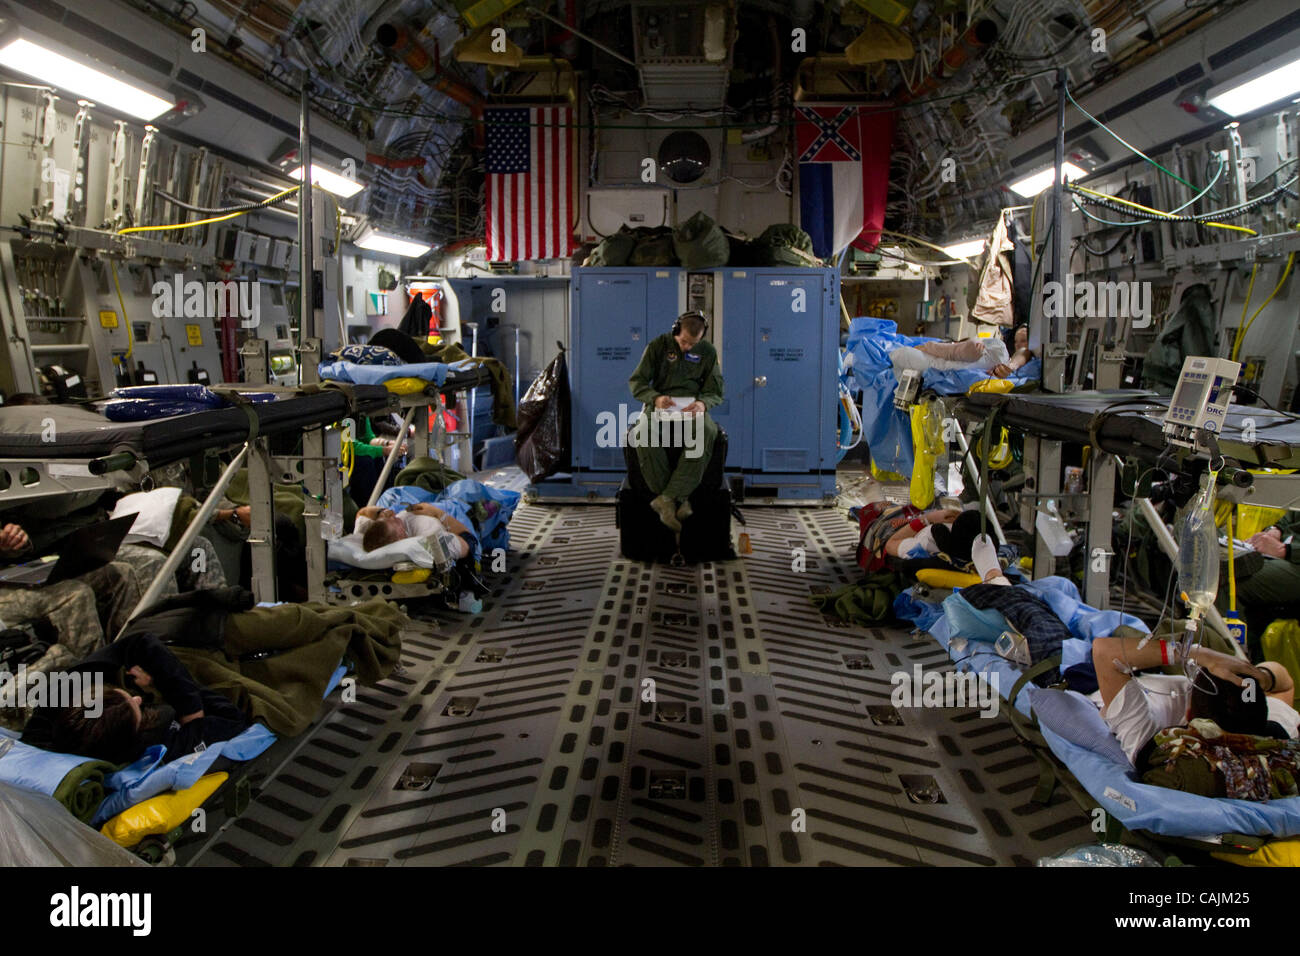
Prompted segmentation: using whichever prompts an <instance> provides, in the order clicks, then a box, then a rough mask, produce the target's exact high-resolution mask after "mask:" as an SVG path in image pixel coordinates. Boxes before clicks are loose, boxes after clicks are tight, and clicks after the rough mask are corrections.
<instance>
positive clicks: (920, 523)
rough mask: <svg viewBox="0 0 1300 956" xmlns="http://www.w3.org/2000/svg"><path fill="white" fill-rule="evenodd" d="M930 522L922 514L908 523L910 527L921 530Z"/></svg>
mask: <svg viewBox="0 0 1300 956" xmlns="http://www.w3.org/2000/svg"><path fill="white" fill-rule="evenodd" d="M928 523H929V522H927V521H926V520H925V518H924V517H923V516H922V517H916V518H913V519H912V520H911V521H909V522H908V523H907V525H908V527H909V528H911V529H912V530H913V531H920V530H921V529H922V528H924V527H925V526H926V525H927V524H928Z"/></svg>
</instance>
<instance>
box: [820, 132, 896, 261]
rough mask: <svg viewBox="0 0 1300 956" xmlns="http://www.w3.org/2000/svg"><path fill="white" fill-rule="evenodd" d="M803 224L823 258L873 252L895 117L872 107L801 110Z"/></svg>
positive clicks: (882, 218) (882, 208) (886, 185)
mask: <svg viewBox="0 0 1300 956" xmlns="http://www.w3.org/2000/svg"><path fill="white" fill-rule="evenodd" d="M795 118H796V121H797V122H796V125H795V144H796V148H797V149H798V153H799V224H800V225H801V226H802V227H803V229H804V231H805V232H807V233H808V235H810V236H811V237H812V241H813V252H815V253H816V254H817V255H818V257H820V258H822V259H827V258H830V257H831V256H837V255H839V253H840V251H841V250H843V249H844V247H845V246H848V245H849V244H850V243H851V244H853V245H855V246H857V247H858V248H859V249H862V250H863V251H865V252H870V251H871V250H872V249H874V248H875V247H876V243H878V242H879V241H880V230H881V228H882V227H883V226H884V224H885V195H886V193H887V191H888V189H889V153H890V148H891V146H892V145H893V141H894V114H893V113H892V112H882V111H880V110H879V108H876V109H875V111H874V112H873V108H872V107H868V106H800V107H797V115H796V117H795Z"/></svg>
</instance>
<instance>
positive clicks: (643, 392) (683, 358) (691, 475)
mask: <svg viewBox="0 0 1300 956" xmlns="http://www.w3.org/2000/svg"><path fill="white" fill-rule="evenodd" d="M628 387H629V388H630V389H631V390H632V397H633V398H635V399H636V400H637V401H639V402H641V403H643V404H644V406H645V407H644V408H643V409H642V411H641V416H640V418H641V419H643V420H644V421H638V422H637V423H636V426H635V429H634V431H641V432H642V434H645V435H648V434H650V429H651V428H654V427H657V426H655V425H652V424H651V417H650V413H651V412H652V411H653V409H654V401H655V399H656V398H658V397H659V396H660V395H667V396H669V397H670V398H682V397H686V396H691V395H693V396H695V398H696V400H697V401H699V402H700V403H702V404H703V405H704V407H705V409H710V408H713V407H714V406H716V405H718V404H720V403H721V402H722V373H721V372H719V371H718V353H717V350H716V349H714V347H713V345H712V343H709V342H704V341H701V342H699V343H697V344H696V345H695V347H694V348H692V349H691V350H690V352H688V353H686V354H685V355H683V354H682V350H681V347H680V346H678V344H677V340H676V339H674V338H673V337H672V335H671V334H669V333H664V334H663V335H661V336H659V337H658V338H655V339H652V340H651V342H650V344H649V345H647V346H646V349H645V353H644V354H643V355H642V356H641V361H640V363H638V365H637V367H636V371H634V372H633V373H632V377H631V378H630V379H628ZM701 417H702V418H703V419H704V423H703V425H704V451H703V453H702V454H701V455H699V456H698V457H695V458H692V457H690V456H689V455H688V454H686V452H685V451H683V452H682V454H681V456H680V457H679V458H678V459H677V466H676V467H675V468H673V467H670V465H669V461H668V452H667V449H666V448H664V447H662V446H661V447H657V448H656V447H651V446H649V445H647V444H642V445H640V446H638V447H637V449H636V457H637V462H638V463H639V464H640V466H641V474H642V476H643V477H644V478H645V482H646V484H647V485H648V486H649V488H650V490H651V491H653V492H654V493H655V494H657V495H663V496H664V497H665V498H671V499H673V500H674V501H684V500H685V499H687V498H689V497H690V495H691V492H693V491H694V490H695V489H696V488H697V487H698V486H699V484H700V479H701V478H703V477H704V469H705V467H706V466H707V465H708V463H709V459H710V457H712V455H713V443H714V441H715V440H716V439H717V437H718V426H717V424H716V423H715V422H714V421H713V419H712V418H710V417H709V414H708V412H707V411H705V413H704V414H703V415H702V416H701ZM666 430H667V426H665V431H666Z"/></svg>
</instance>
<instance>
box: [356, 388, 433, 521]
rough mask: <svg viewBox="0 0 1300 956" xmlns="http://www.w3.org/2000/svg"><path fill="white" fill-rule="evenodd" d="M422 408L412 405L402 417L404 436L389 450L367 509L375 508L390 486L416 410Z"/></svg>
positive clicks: (372, 490) (371, 492)
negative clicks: (389, 482) (391, 476)
mask: <svg viewBox="0 0 1300 956" xmlns="http://www.w3.org/2000/svg"><path fill="white" fill-rule="evenodd" d="M419 407H421V406H418V405H412V406H411V407H410V408H408V409H407V410H406V414H405V415H404V416H403V417H402V436H401V438H399V439H398V440H397V441H395V442H393V447H392V448H390V449H389V450H388V457H387V458H385V459H384V467H383V470H381V471H380V472H379V478H378V479H377V480H376V481H375V487H373V488H371V489H370V500H369V501H367V502H366V507H367V508H373V507H374V505H375V502H376V501H378V500H379V496H380V495H381V494H382V493H383V491H384V488H385V487H387V485H388V476H389V475H390V474H392V471H393V462H395V461H397V456H398V455H400V454H401V453H402V445H404V444H405V443H406V441H407V439H408V436H409V435H410V434H411V422H412V421H414V420H415V410H416V409H417V408H419Z"/></svg>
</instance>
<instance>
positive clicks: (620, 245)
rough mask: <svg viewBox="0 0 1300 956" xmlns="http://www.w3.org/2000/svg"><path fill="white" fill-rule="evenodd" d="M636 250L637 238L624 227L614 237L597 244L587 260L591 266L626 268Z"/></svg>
mask: <svg viewBox="0 0 1300 956" xmlns="http://www.w3.org/2000/svg"><path fill="white" fill-rule="evenodd" d="M635 248H636V236H634V235H633V234H632V231H631V230H630V229H628V228H627V227H626V226H624V227H623V228H622V229H620V230H619V231H618V232H616V233H614V234H613V235H612V236H606V237H605V238H604V239H602V240H600V242H598V243H597V244H596V248H595V249H593V250H592V252H591V256H590V257H588V259H587V265H589V266H625V265H627V260H628V259H629V258H630V257H631V255H632V250H633V249H635Z"/></svg>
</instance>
